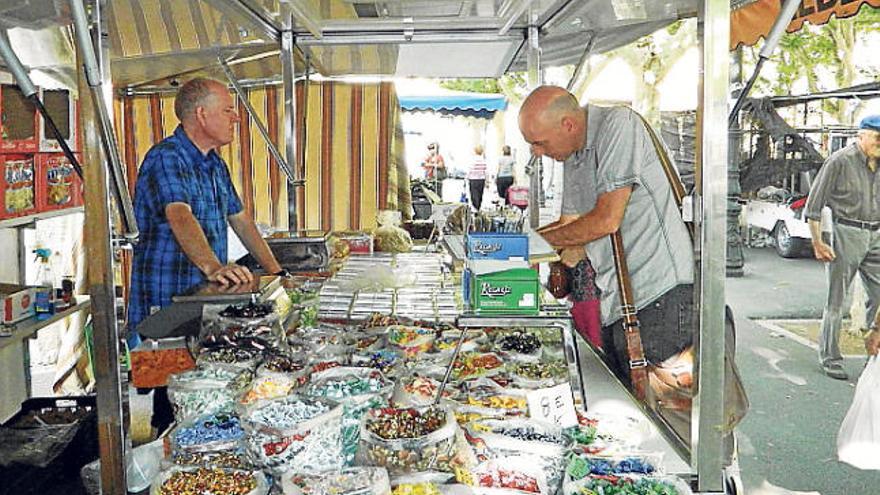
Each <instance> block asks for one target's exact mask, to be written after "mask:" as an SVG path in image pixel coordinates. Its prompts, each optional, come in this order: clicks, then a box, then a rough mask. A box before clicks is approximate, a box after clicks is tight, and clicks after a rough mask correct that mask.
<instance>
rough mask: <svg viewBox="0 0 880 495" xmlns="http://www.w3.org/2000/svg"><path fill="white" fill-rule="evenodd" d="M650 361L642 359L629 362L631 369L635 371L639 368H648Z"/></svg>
mask: <svg viewBox="0 0 880 495" xmlns="http://www.w3.org/2000/svg"><path fill="white" fill-rule="evenodd" d="M647 367H648V360H647V359H645V358H642V359H630V360H629V369H631V370H634V369H638V368H647Z"/></svg>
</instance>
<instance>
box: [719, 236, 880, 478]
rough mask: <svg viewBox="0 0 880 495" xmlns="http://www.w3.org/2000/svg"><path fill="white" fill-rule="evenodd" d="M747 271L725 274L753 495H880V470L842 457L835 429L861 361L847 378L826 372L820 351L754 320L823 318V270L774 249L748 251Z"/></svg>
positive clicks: (745, 465) (744, 458)
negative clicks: (745, 396) (744, 396)
mask: <svg viewBox="0 0 880 495" xmlns="http://www.w3.org/2000/svg"><path fill="white" fill-rule="evenodd" d="M746 257H747V258H746V263H747V264H746V274H745V276H744V277H741V278H732V279H728V280H727V286H726V287H727V300H728V304H729V305H730V306H731V307H732V308H733V310H734V313H735V315H736V318H737V332H738V341H737V361H738V363H739V367H740V370H741V371H742V374H743V380H744V381H745V385H746V388H747V390H748V392H749V397H750V399H751V402H752V408H751V411H750V413H749V415H748V416H747V417H746V419H745V420H744V421H743V422H742V424H741V425H740V426H739V431H738V434H739V439H740V464H741V467H742V472H743V481H744V483H745V485H746V489H747V493H748V494H749V495H758V494H760V495H765V494H784V493H792V492H794V493H800V492H807V493H820V494H822V495H862V494H864V495H869V494H877V493H880V473H877V472H868V471H860V470H858V469H855V468H852V467H850V466H848V465H844V464H841V463H839V462H838V461H837V455H836V437H837V429H838V427H839V426H840V422H841V420H842V419H843V417H844V415H845V414H846V411H847V409H848V407H849V405H850V402H851V401H852V396H853V391H854V387H855V382H856V380H857V378H858V373H859V370H860V369H861V366H862V365H863V361H862V360H861V359H849V360H847V362H846V363H845V366H846V370H847V372H848V373H849V374H850V376H851V378H850V381H849V382H841V381H837V380H832V379H830V378H827V377H826V376H825V375H823V374H822V373H821V371H820V369H819V367H818V364H817V357H816V352H815V351H814V350H813V349H811V348H809V347H806V346H804V345H802V344H800V343H797V342H795V341H793V340H791V339H788V338H785V337H781V336H778V335H774V334H773V333H772V332H770V331H768V330H767V329H765V328H764V327H761V326H760V325H758V324H756V323H754V322H753V321H752V320H751V318H777V317H784V318H821V314H822V306H823V300H824V294H825V280H824V273H823V268H822V266H821V265H820V264H819V263H816V262H815V261H813V260H810V259H796V260H786V259H782V258H779V257H778V256H776V254H775V253H774V252H773V250H772V248H766V249H752V250H748V252H747V254H746Z"/></svg>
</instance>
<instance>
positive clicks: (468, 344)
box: [434, 329, 489, 355]
mask: <svg viewBox="0 0 880 495" xmlns="http://www.w3.org/2000/svg"><path fill="white" fill-rule="evenodd" d="M460 338H461V330H457V329H452V330H444V331H443V332H441V333H440V336H439V337H437V339H436V340H435V341H434V349H435V350H436V351H437V352H438V353H441V354H444V355H452V353H453V352H455V346H456V345H458V341H459V339H460ZM488 344H489V338H488V337H487V336H486V333H485V332H483V331H481V330H468V331H467V336H466V337H465V338H464V342H463V343H462V344H461V352H477V351H479V350H481V348H482V347H483V346H486V345H488Z"/></svg>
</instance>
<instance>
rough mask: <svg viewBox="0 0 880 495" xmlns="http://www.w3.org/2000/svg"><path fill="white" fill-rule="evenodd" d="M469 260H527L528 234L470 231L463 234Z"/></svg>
mask: <svg viewBox="0 0 880 495" xmlns="http://www.w3.org/2000/svg"><path fill="white" fill-rule="evenodd" d="M465 249H466V250H467V257H468V259H469V260H527V259H529V236H528V235H526V234H513V233H501V232H471V233H470V234H468V235H467V236H465Z"/></svg>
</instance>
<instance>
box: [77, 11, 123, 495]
mask: <svg viewBox="0 0 880 495" xmlns="http://www.w3.org/2000/svg"><path fill="white" fill-rule="evenodd" d="M80 1H81V0H71V7H72V8H73V9H74V11H76V10H79V12H80V13H81V14H84V13H85V10H84V9H83V6H82V4H81V3H80ZM77 3H80V4H79V6H78V8H77V6H76V5H75V4H77ZM107 3H108V2H107V1H106V0H96V1H95V2H94V5H93V7H94V8H93V10H92V15H93V18H92V23H93V26H94V28H95V30H94V32H95V37H96V38H97V40H98V46H99V47H100V48H99V51H98V53H97V59H96V65H95V69H96V70H97V71H100V72H99V73H98V74H99V75H98V74H94V73H93V74H92V76H93V77H94V76H96V75H98V77H99V78H100V79H99V80H103V81H106V82H107V83H108V85H107V86H105V88H106V89H109V79H110V72H109V67H108V62H109V56H110V50H109V46H108V42H109V41H108V40H109V38H108V37H107V36H104V34H105V33H104V29H103V28H104V26H106V24H104V22H103V21H104V17H105V16H106V9H105V7H106V6H107ZM81 28H82V24H78V25H77V30H79V29H81ZM78 34H80V35H82V36H89V34H88V31H86V32H80V33H78ZM82 56H83V53H82V46H80V50H79V57H80V58H81V57H82ZM92 56H93V57H94V56H95V54H94V53H93V54H92ZM93 60H95V59H94V58H93ZM92 82H94V81H86V78H85V76H84V75H83V74H80V77H79V87H80V88H82V89H84V87H85V86H86V85H91V83H92ZM99 88H100V87H99ZM82 89H81V91H80V93H81V94H82ZM93 91H94V90H93ZM92 95H93V97H96V98H101V99H102V100H101V101H102V102H104V100H103V98H106V99H108V100H110V99H111V98H112V92H111V91H108V90H105V91H101V90H100V89H98V90H97V91H94V92H93V93H92ZM98 110H99V105H92V106H89V105H83V106H82V114H83V116H82V125H83V129H82V130H83V138H84V140H85V143H84V146H83V154H84V163H86V164H87V166H86V167H85V168H84V172H85V175H86V179H85V186H86V187H85V204H86V208H85V226H84V236H85V240H86V243H85V249H86V259H88V260H89V269H88V270H87V274H86V277H87V281H88V287H89V295H90V296H91V301H92V322H93V325H94V341H95V342H94V344H95V346H94V347H95V349H94V350H95V352H94V359H95V362H94V369H95V384H96V385H95V388H96V396H97V397H96V399H97V405H98V446H99V452H100V456H101V492H102V493H105V494H109V495H125V494H126V493H128V492H127V490H126V480H125V456H124V452H125V451H124V447H123V442H124V439H125V433H124V425H123V421H122V418H123V414H122V386H121V378H120V373H119V344H120V341H119V329H118V328H117V319H116V290H115V281H114V276H113V273H114V272H113V259H114V257H113V245H112V242H111V239H112V228H111V225H112V223H111V211H110V193H109V178H108V173H107V172H108V170H107V167H106V166H105V165H104V164H105V163H106V162H105V160H108V157H106V156H102V153H101V151H102V146H101V145H102V144H103V136H102V134H101V131H102V129H101V116H100V115H97V114H96V113H97V112H98ZM103 149H104V151H105V153H106V148H103ZM126 191H127V189H126Z"/></svg>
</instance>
